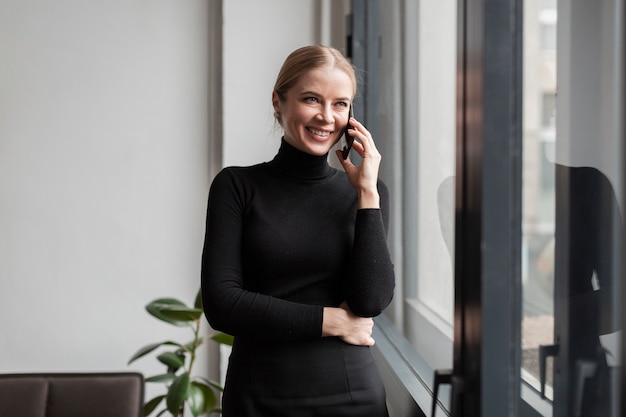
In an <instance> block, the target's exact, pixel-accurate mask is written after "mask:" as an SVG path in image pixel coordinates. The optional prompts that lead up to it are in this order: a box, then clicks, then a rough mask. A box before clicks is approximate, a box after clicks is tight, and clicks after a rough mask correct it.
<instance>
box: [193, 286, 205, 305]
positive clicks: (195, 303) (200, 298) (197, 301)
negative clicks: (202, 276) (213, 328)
mask: <svg viewBox="0 0 626 417" xmlns="http://www.w3.org/2000/svg"><path fill="white" fill-rule="evenodd" d="M193 306H194V307H195V308H199V309H200V310H203V307H202V288H200V289H199V290H198V294H196V301H195V302H194V303H193Z"/></svg>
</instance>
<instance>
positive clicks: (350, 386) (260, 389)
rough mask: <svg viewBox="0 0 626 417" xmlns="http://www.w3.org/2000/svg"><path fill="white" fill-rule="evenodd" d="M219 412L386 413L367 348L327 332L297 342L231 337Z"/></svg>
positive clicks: (229, 416) (261, 416) (375, 416)
mask: <svg viewBox="0 0 626 417" xmlns="http://www.w3.org/2000/svg"><path fill="white" fill-rule="evenodd" d="M222 416H223V417H283V416H284V417H308V416H316V417H317V416H332V417H342V416H345V417H349V416H355V417H356V416H359V417H387V416H388V413H387V406H386V396H385V389H384V387H383V383H382V379H381V378H380V374H379V372H378V368H377V367H376V363H375V362H374V358H373V356H372V353H371V351H370V348H369V347H365V346H353V345H348V344H346V343H344V342H342V341H341V340H339V339H338V338H333V337H327V338H322V339H319V340H315V341H307V342H298V343H283V344H278V343H276V344H271V343H254V342H251V341H245V342H244V341H241V340H236V341H235V345H234V346H233V350H232V353H231V356H230V359H229V365H228V372H227V375H226V384H225V386H224V393H223V396H222Z"/></svg>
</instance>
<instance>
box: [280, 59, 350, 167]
mask: <svg viewBox="0 0 626 417" xmlns="http://www.w3.org/2000/svg"><path fill="white" fill-rule="evenodd" d="M352 94H353V86H352V81H351V79H350V77H349V76H348V75H347V74H346V73H345V72H343V71H341V70H339V69H336V68H334V67H331V66H325V67H321V68H317V69H314V70H312V71H310V72H308V73H307V74H306V75H304V76H303V77H302V78H300V80H299V81H298V83H296V84H295V85H294V86H293V87H292V88H291V89H289V91H287V94H286V97H285V99H284V100H281V99H280V98H279V97H278V96H277V94H276V93H274V95H273V97H272V102H273V104H274V110H275V111H276V112H278V113H279V114H280V119H281V122H282V127H283V129H284V131H285V141H286V142H287V143H289V144H290V145H292V146H293V147H295V148H296V149H299V150H301V151H303V152H306V153H308V154H311V155H318V156H321V155H324V154H326V153H328V151H329V150H330V148H332V147H333V146H334V145H335V143H337V141H338V140H339V139H340V138H341V134H342V133H343V130H344V128H345V127H346V125H347V124H348V116H349V109H350V104H351V102H352Z"/></svg>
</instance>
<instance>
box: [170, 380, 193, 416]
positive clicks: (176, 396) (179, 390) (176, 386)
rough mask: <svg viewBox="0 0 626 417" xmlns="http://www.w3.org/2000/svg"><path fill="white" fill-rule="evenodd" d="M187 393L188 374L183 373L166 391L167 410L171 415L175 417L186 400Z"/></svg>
mask: <svg viewBox="0 0 626 417" xmlns="http://www.w3.org/2000/svg"><path fill="white" fill-rule="evenodd" d="M188 392H189V373H187V372H183V373H182V374H180V375H179V376H178V377H176V379H175V380H174V382H172V385H170V388H169V390H168V391H167V397H166V403H167V410H168V411H169V412H170V413H172V414H173V415H175V416H177V415H178V412H179V410H180V407H181V406H182V405H183V403H184V402H185V399H186V398H187V393H188Z"/></svg>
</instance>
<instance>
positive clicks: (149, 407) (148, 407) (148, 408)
mask: <svg viewBox="0 0 626 417" xmlns="http://www.w3.org/2000/svg"><path fill="white" fill-rule="evenodd" d="M163 398H165V395H159V396H156V397H154V398H153V399H151V400H150V401H148V402H147V403H145V404H144V406H143V415H144V417H146V416H148V415H150V413H152V412H153V411H154V409H155V408H157V406H158V405H159V404H160V403H161V401H163Z"/></svg>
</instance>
